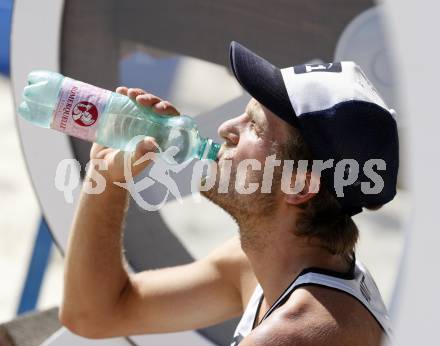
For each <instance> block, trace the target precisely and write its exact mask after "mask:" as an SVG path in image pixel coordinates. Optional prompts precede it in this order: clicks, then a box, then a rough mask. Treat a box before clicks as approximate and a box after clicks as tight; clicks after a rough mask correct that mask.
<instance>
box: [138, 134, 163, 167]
mask: <svg viewBox="0 0 440 346" xmlns="http://www.w3.org/2000/svg"><path fill="white" fill-rule="evenodd" d="M158 147H159V146H158V144H157V143H156V140H155V139H154V138H153V137H145V138H144V139H143V140H142V141H140V142H139V143H138V144H137V145H136V150H135V151H134V153H133V156H132V165H133V166H136V165H140V164H142V163H144V162H146V161H149V160H151V159H152V158H153V157H154V156H155V155H156V154H155V153H156V151H157V149H158Z"/></svg>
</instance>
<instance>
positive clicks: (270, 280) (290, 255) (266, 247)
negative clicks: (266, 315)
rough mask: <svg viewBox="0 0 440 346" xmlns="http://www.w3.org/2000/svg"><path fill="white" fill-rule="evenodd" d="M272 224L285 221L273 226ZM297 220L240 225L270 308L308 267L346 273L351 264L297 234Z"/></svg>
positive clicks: (242, 236)
mask: <svg viewBox="0 0 440 346" xmlns="http://www.w3.org/2000/svg"><path fill="white" fill-rule="evenodd" d="M273 220H282V221H281V222H274V221H273ZM292 225H295V220H294V218H291V219H290V220H287V219H286V218H284V219H283V218H277V217H274V215H272V216H271V218H270V220H258V222H252V224H246V223H244V224H240V237H241V245H242V248H243V251H244V252H245V253H246V255H247V257H248V258H249V261H250V263H251V265H252V268H253V271H254V273H255V276H256V278H257V280H258V282H259V283H260V285H261V287H262V288H263V291H264V298H265V303H266V304H267V305H268V306H271V305H272V304H274V303H275V301H276V300H277V299H278V297H279V296H280V295H281V294H282V293H283V291H284V290H285V289H286V288H287V287H288V286H289V284H290V283H291V282H292V281H293V280H294V279H295V278H296V277H297V276H298V275H299V274H300V273H301V271H302V270H304V269H305V268H309V267H320V268H324V269H330V270H335V271H339V272H347V271H348V270H349V267H350V265H349V263H347V262H346V261H345V260H344V259H343V258H342V256H335V255H332V254H331V253H330V252H328V251H327V250H325V249H324V248H322V247H319V246H317V245H313V242H311V241H309V240H307V239H306V238H304V237H297V236H295V234H294V227H293V226H292Z"/></svg>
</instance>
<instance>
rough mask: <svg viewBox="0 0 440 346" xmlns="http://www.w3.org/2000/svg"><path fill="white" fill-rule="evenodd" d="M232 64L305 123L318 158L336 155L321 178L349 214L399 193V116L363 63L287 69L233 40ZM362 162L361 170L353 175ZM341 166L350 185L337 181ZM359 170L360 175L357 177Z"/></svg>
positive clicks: (260, 94) (266, 100)
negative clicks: (352, 178) (378, 88)
mask: <svg viewBox="0 0 440 346" xmlns="http://www.w3.org/2000/svg"><path fill="white" fill-rule="evenodd" d="M230 63H231V68H232V70H233V72H234V75H235V77H236V78H237V80H238V82H239V83H240V84H241V85H242V87H243V88H244V89H245V90H246V91H247V92H248V93H249V94H250V95H251V96H252V97H254V98H255V99H256V100H257V101H258V102H260V103H261V104H262V105H264V106H265V107H266V108H268V109H269V110H271V111H272V112H273V113H274V114H276V115H277V116H279V117H280V118H282V119H283V120H285V121H286V122H287V123H289V124H290V125H292V126H295V127H296V128H298V129H299V131H300V133H301V134H302V136H303V137H304V140H305V141H306V143H307V144H308V146H309V147H310V149H311V151H312V154H313V157H314V159H315V160H323V161H327V160H333V161H331V162H333V166H332V167H331V168H327V169H325V170H323V171H322V176H321V177H322V179H321V182H322V184H323V185H324V186H325V187H326V188H327V189H328V190H329V191H330V192H331V193H332V194H333V195H334V196H335V197H336V198H337V200H338V201H339V203H340V204H341V206H342V208H343V210H344V211H345V212H346V213H348V214H349V215H354V214H357V213H359V212H360V211H362V208H363V207H376V206H378V205H382V204H385V203H387V202H389V201H391V200H392V199H393V198H394V196H395V194H396V182H397V172H398V166H399V144H398V134H397V125H396V121H395V119H394V117H393V111H392V110H390V109H388V107H387V106H386V104H385V102H384V101H383V100H382V98H381V97H380V96H379V94H378V93H377V91H376V90H375V88H374V87H373V85H372V84H371V82H370V81H369V80H368V79H367V77H366V76H365V74H364V73H363V72H362V70H361V68H360V67H359V66H358V65H356V64H355V63H354V62H350V61H346V62H334V63H329V64H310V65H298V66H293V67H288V68H284V69H279V68H278V67H276V66H274V65H272V64H271V63H270V62H268V61H267V60H265V59H263V58H262V57H260V56H258V55H257V54H255V53H254V52H252V51H250V50H249V49H247V48H246V47H244V46H242V45H240V44H239V43H237V42H232V43H231V46H230ZM355 163H356V164H355ZM356 167H358V174H357V175H356V174H351V173H356V172H352V170H356V169H357V168H356ZM341 169H342V170H343V172H345V173H343V178H344V174H346V176H345V178H346V179H345V178H344V179H345V180H344V182H343V184H344V186H343V189H342V190H341V189H340V187H338V186H337V183H338V181H339V180H338V179H339V178H338V177H339V176H341V174H340V173H341ZM349 170H350V172H349ZM335 173H336V174H335ZM351 176H352V177H355V176H356V177H357V179H356V178H354V180H353V181H350V179H351V178H350V177H351ZM348 183H349V184H348ZM345 184H347V185H345ZM341 192H342V193H341Z"/></svg>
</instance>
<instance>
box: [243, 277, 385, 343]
mask: <svg viewBox="0 0 440 346" xmlns="http://www.w3.org/2000/svg"><path fill="white" fill-rule="evenodd" d="M382 335H383V334H382V330H381V328H380V326H379V324H378V323H377V322H376V320H375V319H374V318H373V317H372V315H371V314H370V313H369V311H368V310H367V309H366V308H365V307H363V306H362V304H361V303H359V302H358V301H357V300H356V299H355V298H353V297H351V296H350V295H348V294H346V293H344V292H341V291H338V290H335V289H329V288H325V287H320V286H313V285H309V286H303V287H301V288H298V289H297V290H295V291H294V292H293V294H292V295H291V297H290V298H289V300H288V301H287V302H286V303H285V304H284V305H283V306H281V307H280V308H278V309H277V310H275V311H274V312H273V313H272V314H271V315H270V316H269V318H267V319H266V320H265V321H264V322H263V323H261V325H260V326H258V327H257V328H256V329H255V330H254V331H253V332H252V333H251V334H250V335H249V337H248V338H249V341H247V340H246V339H248V338H246V339H245V340H246V342H248V343H244V344H243V345H248V344H249V345H264V344H267V343H268V341H269V340H270V342H271V344H274V345H276V344H280V345H281V344H282V345H329V346H331V345H338V346H344V345H350V346H356V345H363V346H364V345H368V346H369V345H374V346H376V345H380V341H381V338H382ZM277 342H278V343H277Z"/></svg>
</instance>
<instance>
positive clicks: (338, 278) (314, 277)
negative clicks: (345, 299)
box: [231, 261, 392, 346]
mask: <svg viewBox="0 0 440 346" xmlns="http://www.w3.org/2000/svg"><path fill="white" fill-rule="evenodd" d="M305 285H318V286H324V287H330V288H334V289H337V290H340V291H343V292H346V293H348V294H350V295H351V296H353V297H354V298H356V299H357V300H358V301H359V302H361V303H362V304H363V305H364V307H365V308H366V309H367V310H368V311H369V312H370V313H371V314H372V315H373V317H374V318H375V319H376V321H377V322H378V323H379V325H380V326H381V327H382V329H383V330H384V331H385V333H386V334H387V336H388V337H390V336H391V333H392V330H391V323H390V319H389V316H388V312H387V309H386V307H385V304H384V303H383V300H382V297H381V295H380V292H379V290H378V288H377V286H376V283H375V282H374V280H373V278H372V276H371V274H370V273H369V271H368V270H367V269H366V268H365V266H364V265H363V264H362V263H360V262H359V261H353V265H352V268H351V270H350V272H348V273H338V272H334V271H331V270H325V269H320V268H309V269H305V270H303V271H302V272H301V273H300V274H299V275H298V277H297V278H296V279H295V280H294V281H293V282H292V283H291V284H290V285H289V287H287V289H286V290H285V291H284V292H283V294H281V296H280V297H279V298H278V299H277V300H276V302H275V303H274V304H273V305H272V306H271V308H270V309H269V310H268V311H267V313H266V314H265V315H264V316H263V318H262V320H261V322H262V321H264V320H265V319H266V318H267V317H268V316H269V315H270V314H271V313H272V312H273V311H275V310H276V309H277V308H279V307H280V306H281V305H283V304H284V303H285V302H286V301H287V300H288V299H289V297H290V295H291V294H292V292H293V291H294V290H295V289H297V288H299V287H301V286H305ZM262 301H263V289H262V288H261V286H260V285H259V284H257V287H256V288H255V291H254V293H253V294H252V296H251V299H250V300H249V303H248V305H247V307H246V310H245V311H244V314H243V316H242V318H241V320H240V322H239V323H238V325H237V328H236V329H235V333H234V338H233V340H232V342H231V346H237V345H238V344H240V342H241V341H242V340H243V339H244V338H245V337H246V336H248V335H249V334H250V332H251V331H252V329H254V325H255V324H256V322H257V321H256V319H257V314H258V311H259V309H260V305H261V302H262Z"/></svg>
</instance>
